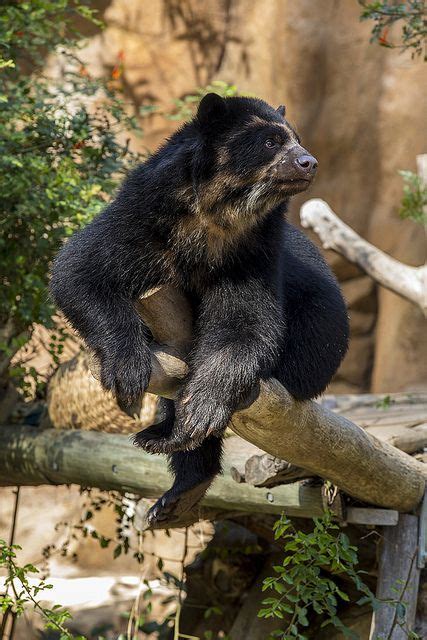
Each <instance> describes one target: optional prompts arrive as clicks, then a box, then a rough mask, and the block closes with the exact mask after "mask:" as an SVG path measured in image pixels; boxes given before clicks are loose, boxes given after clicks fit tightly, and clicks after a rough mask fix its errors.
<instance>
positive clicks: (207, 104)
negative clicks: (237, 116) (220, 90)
mask: <svg viewBox="0 0 427 640" xmlns="http://www.w3.org/2000/svg"><path fill="white" fill-rule="evenodd" d="M226 113H227V103H226V101H225V100H224V98H221V96H219V95H218V94H217V93H207V94H206V95H205V96H204V97H203V98H202V100H201V101H200V104H199V108H198V110H197V119H198V120H199V122H200V123H202V124H209V122H211V121H212V120H219V119H221V118H222V117H224V116H225V114H226Z"/></svg>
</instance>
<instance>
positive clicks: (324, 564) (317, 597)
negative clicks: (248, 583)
mask: <svg viewBox="0 0 427 640" xmlns="http://www.w3.org/2000/svg"><path fill="white" fill-rule="evenodd" d="M274 532H275V539H276V540H283V541H284V547H283V550H284V552H285V555H284V558H283V562H282V564H280V565H276V566H274V567H273V570H274V572H275V575H274V576H272V577H268V578H266V579H265V580H264V583H263V591H271V592H272V595H271V596H269V597H268V598H266V599H265V600H263V605H264V608H262V609H261V610H260V611H259V613H258V616H259V617H261V618H279V619H280V620H283V624H284V628H283V629H281V630H277V631H275V632H273V633H272V634H271V636H270V638H280V639H281V640H308V636H307V635H305V630H306V629H307V628H308V627H309V625H310V624H311V620H310V618H311V619H312V617H313V615H315V614H317V615H319V616H322V617H323V618H324V620H323V622H322V624H321V627H325V626H327V625H330V624H332V625H333V626H334V627H336V628H337V629H339V630H340V631H341V632H342V633H343V635H344V636H345V637H348V638H354V639H355V640H357V637H358V636H357V635H356V634H355V633H354V632H353V631H351V629H349V628H348V627H346V626H345V625H344V624H343V622H342V621H341V620H340V618H339V606H340V604H341V603H343V602H349V601H350V597H349V595H348V593H347V592H346V591H344V590H343V587H341V586H340V580H339V578H340V577H344V578H345V580H346V583H347V584H350V585H351V586H352V587H353V588H355V589H356V590H357V591H358V592H359V593H360V594H361V597H360V598H359V600H358V601H357V604H358V605H363V604H366V603H369V604H370V605H371V606H372V608H373V609H374V610H375V609H377V608H378V607H380V606H381V604H382V603H381V602H380V601H378V600H377V599H376V597H375V596H374V594H373V593H372V592H371V591H370V589H369V588H368V587H367V585H366V584H365V583H364V582H363V581H362V579H361V574H362V572H361V571H359V570H357V564H358V556H357V548H356V547H354V546H353V545H351V544H350V541H349V539H348V537H347V536H346V534H345V533H343V532H342V531H341V530H340V527H339V525H338V524H335V523H334V522H333V521H332V516H331V514H329V513H326V514H325V515H324V516H323V517H322V518H315V519H314V530H313V531H312V532H309V533H304V532H302V531H298V530H297V529H296V528H295V527H294V525H293V524H292V522H291V521H290V520H289V519H288V518H286V517H285V516H283V515H282V517H281V518H280V519H279V520H278V521H277V522H276V523H275V525H274ZM326 572H327V573H326ZM331 576H333V577H331ZM391 604H394V605H395V606H396V609H397V611H398V613H399V614H400V615H399V616H398V617H399V620H400V622H399V624H400V626H401V627H402V628H405V607H404V604H403V603H402V602H400V601H397V602H396V603H391ZM405 630H406V629H405ZM408 634H409V635H408V637H409V638H411V639H412V640H415V639H416V638H418V636H417V635H416V634H414V633H412V632H408ZM378 640H379V639H378Z"/></svg>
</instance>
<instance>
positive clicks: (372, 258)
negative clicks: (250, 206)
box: [300, 198, 427, 316]
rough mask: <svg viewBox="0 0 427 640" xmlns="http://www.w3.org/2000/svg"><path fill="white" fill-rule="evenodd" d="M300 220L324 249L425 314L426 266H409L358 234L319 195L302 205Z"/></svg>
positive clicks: (426, 295) (426, 306) (426, 292)
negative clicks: (359, 269)
mask: <svg viewBox="0 0 427 640" xmlns="http://www.w3.org/2000/svg"><path fill="white" fill-rule="evenodd" d="M300 217H301V224H302V226H303V227H311V228H312V229H314V231H315V232H316V233H317V235H318V236H319V238H320V240H321V242H322V245H323V248H324V249H332V250H333V251H336V252H337V253H340V254H341V255H343V256H344V257H345V258H347V260H350V262H354V263H355V264H357V265H358V266H359V267H361V269H363V270H364V271H366V273H367V274H369V275H370V276H371V277H372V278H373V279H374V280H376V281H377V282H379V283H380V284H382V285H383V286H384V287H386V288H387V289H390V291H394V293H398V294H399V295H401V296H403V297H404V298H407V299H408V300H410V301H411V302H413V303H414V304H416V305H418V306H419V307H420V308H421V310H422V311H423V313H424V315H426V316H427V266H426V265H424V266H422V267H410V266H408V265H405V264H403V263H402V262H399V261H398V260H395V259H394V258H392V257H391V256H389V255H387V254H386V253H384V252H383V251H381V250H380V249H377V248H376V247H374V245H372V244H370V243H369V242H367V241H366V240H364V239H363V238H361V237H360V236H359V235H358V234H357V233H356V232H355V231H353V229H351V228H350V227H349V226H348V225H347V224H345V223H344V222H343V221H342V220H340V219H339V218H338V216H337V215H335V213H334V212H333V211H332V209H331V208H330V207H329V205H328V204H327V203H326V202H325V201H324V200H320V199H319V198H314V199H312V200H309V201H308V202H306V203H305V204H303V206H302V207H301V211H300Z"/></svg>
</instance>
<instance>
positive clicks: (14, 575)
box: [0, 539, 85, 640]
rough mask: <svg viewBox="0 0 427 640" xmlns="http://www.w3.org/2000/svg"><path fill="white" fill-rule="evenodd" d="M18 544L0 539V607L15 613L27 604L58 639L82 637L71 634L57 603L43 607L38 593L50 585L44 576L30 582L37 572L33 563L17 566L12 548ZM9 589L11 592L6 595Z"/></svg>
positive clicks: (65, 614) (66, 616)
mask: <svg viewBox="0 0 427 640" xmlns="http://www.w3.org/2000/svg"><path fill="white" fill-rule="evenodd" d="M20 549H21V547H19V546H18V545H8V544H7V543H6V542H5V541H4V540H1V539H0V569H6V571H7V576H6V578H5V588H6V591H5V593H4V594H2V595H0V611H1V612H2V613H3V615H5V614H6V612H7V611H8V610H10V611H11V612H12V613H13V615H14V616H15V617H19V616H20V615H22V614H23V612H24V610H25V609H26V607H27V606H28V605H31V606H32V607H33V608H34V610H35V611H37V613H39V614H40V616H41V617H42V619H43V621H44V624H45V628H46V629H52V630H54V631H57V632H58V633H59V638H58V640H85V638H84V637H83V636H73V635H72V634H71V633H70V632H69V631H68V630H67V629H66V628H65V626H64V623H65V622H66V621H67V620H69V619H70V618H71V614H70V612H69V611H67V609H64V608H63V607H61V606H60V605H53V607H46V606H44V605H43V604H42V603H41V600H39V597H40V594H41V593H42V592H44V591H46V590H47V589H52V585H51V584H48V583H47V582H46V581H45V580H44V579H42V578H41V579H40V580H38V582H37V583H36V584H33V580H32V578H33V577H34V575H36V574H38V573H39V570H38V569H37V567H35V566H34V565H33V564H26V565H24V566H22V567H21V566H20V565H19V564H18V563H17V561H16V552H17V551H19V550H20ZM10 591H12V593H13V595H10V593H9V592H10Z"/></svg>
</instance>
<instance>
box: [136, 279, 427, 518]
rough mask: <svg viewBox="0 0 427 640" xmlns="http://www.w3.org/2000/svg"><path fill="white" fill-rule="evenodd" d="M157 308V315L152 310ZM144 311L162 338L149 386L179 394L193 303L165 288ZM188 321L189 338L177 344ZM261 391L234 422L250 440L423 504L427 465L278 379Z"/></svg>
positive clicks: (371, 492)
mask: <svg viewBox="0 0 427 640" xmlns="http://www.w3.org/2000/svg"><path fill="white" fill-rule="evenodd" d="M152 305H155V308H156V314H155V315H153V314H150V308H151V307H152ZM140 312H141V315H142V316H143V317H144V318H145V319H146V321H147V323H148V324H149V326H150V329H151V331H152V333H153V336H154V339H155V340H156V341H158V340H161V342H162V347H161V348H160V347H157V348H156V350H155V352H154V355H153V362H154V373H153V377H152V382H150V386H149V389H148V390H149V391H151V392H153V393H158V394H159V395H163V394H168V396H171V395H172V394H173V392H174V391H175V390H176V389H177V388H178V386H179V382H180V381H181V380H182V379H183V378H184V377H185V375H186V372H187V370H188V368H187V365H186V363H185V357H186V347H183V346H182V345H183V344H187V345H188V342H187V340H188V335H189V333H190V330H189V327H191V321H189V313H190V311H189V306H188V303H187V301H186V300H185V298H184V297H183V296H182V294H180V293H179V292H177V291H174V290H173V289H171V288H169V287H164V288H162V289H160V290H157V291H156V292H155V293H154V294H153V295H151V296H149V297H145V298H144V299H142V300H141V306H140ZM190 317H191V316H190ZM171 325H172V326H173V327H174V336H173V337H172V339H171V340H169V338H168V333H167V327H169V326H171ZM181 326H182V327H184V328H185V335H184V339H183V340H180V341H179V346H178V348H176V345H177V344H178V342H177V338H176V332H177V330H178V328H179V327H181ZM164 327H166V330H164ZM187 348H188V347H187ZM255 395H256V397H255V398H254V399H253V402H250V404H249V405H248V406H247V407H245V408H242V409H241V410H239V411H237V412H236V413H235V414H234V415H233V418H232V420H231V423H230V427H231V429H232V430H233V431H234V432H235V433H236V434H237V435H240V436H241V437H242V438H243V439H244V440H247V441H249V442H251V443H252V444H254V445H255V446H257V447H258V448H259V449H262V450H263V451H265V452H266V453H269V454H270V455H272V456H274V457H276V458H281V459H283V460H286V461H288V462H290V463H291V464H293V465H296V466H299V467H302V468H304V469H306V470H307V471H308V472H309V474H310V475H313V476H320V477H322V478H325V479H327V480H330V481H331V482H332V483H333V484H335V485H336V486H338V487H339V488H340V489H342V490H343V491H345V492H346V493H348V494H349V495H350V496H352V497H354V498H357V499H358V500H361V501H363V502H367V503H370V504H375V505H377V506H380V507H386V508H390V509H396V510H397V511H402V512H405V511H411V510H412V509H414V508H415V507H416V506H417V505H418V504H419V503H420V501H421V499H422V497H423V494H424V489H425V483H426V478H427V469H426V468H425V466H424V465H423V464H422V463H420V462H418V461H417V460H414V459H413V458H411V457H410V456H408V455H407V454H405V453H403V452H401V451H399V450H397V449H396V448H395V447H393V446H391V445H390V444H388V443H386V442H380V441H379V440H377V439H376V438H374V437H373V436H372V435H370V434H368V433H366V432H365V431H364V430H363V429H361V428H360V427H358V426H357V425H355V424H353V423H352V422H351V421H350V420H347V419H346V418H344V417H342V416H339V415H337V414H334V413H332V412H331V411H329V410H328V409H327V408H326V407H322V406H321V405H319V404H317V403H316V402H312V401H307V402H301V401H297V400H295V399H294V398H293V397H292V396H291V395H290V393H289V392H288V391H287V390H286V389H285V388H284V387H283V386H282V385H281V384H280V383H279V382H278V381H277V380H274V379H271V380H267V381H261V383H260V385H259V389H258V391H257V392H256V394H255ZM251 400H252V399H251ZM396 487H398V488H399V490H398V491H397V490H396Z"/></svg>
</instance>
